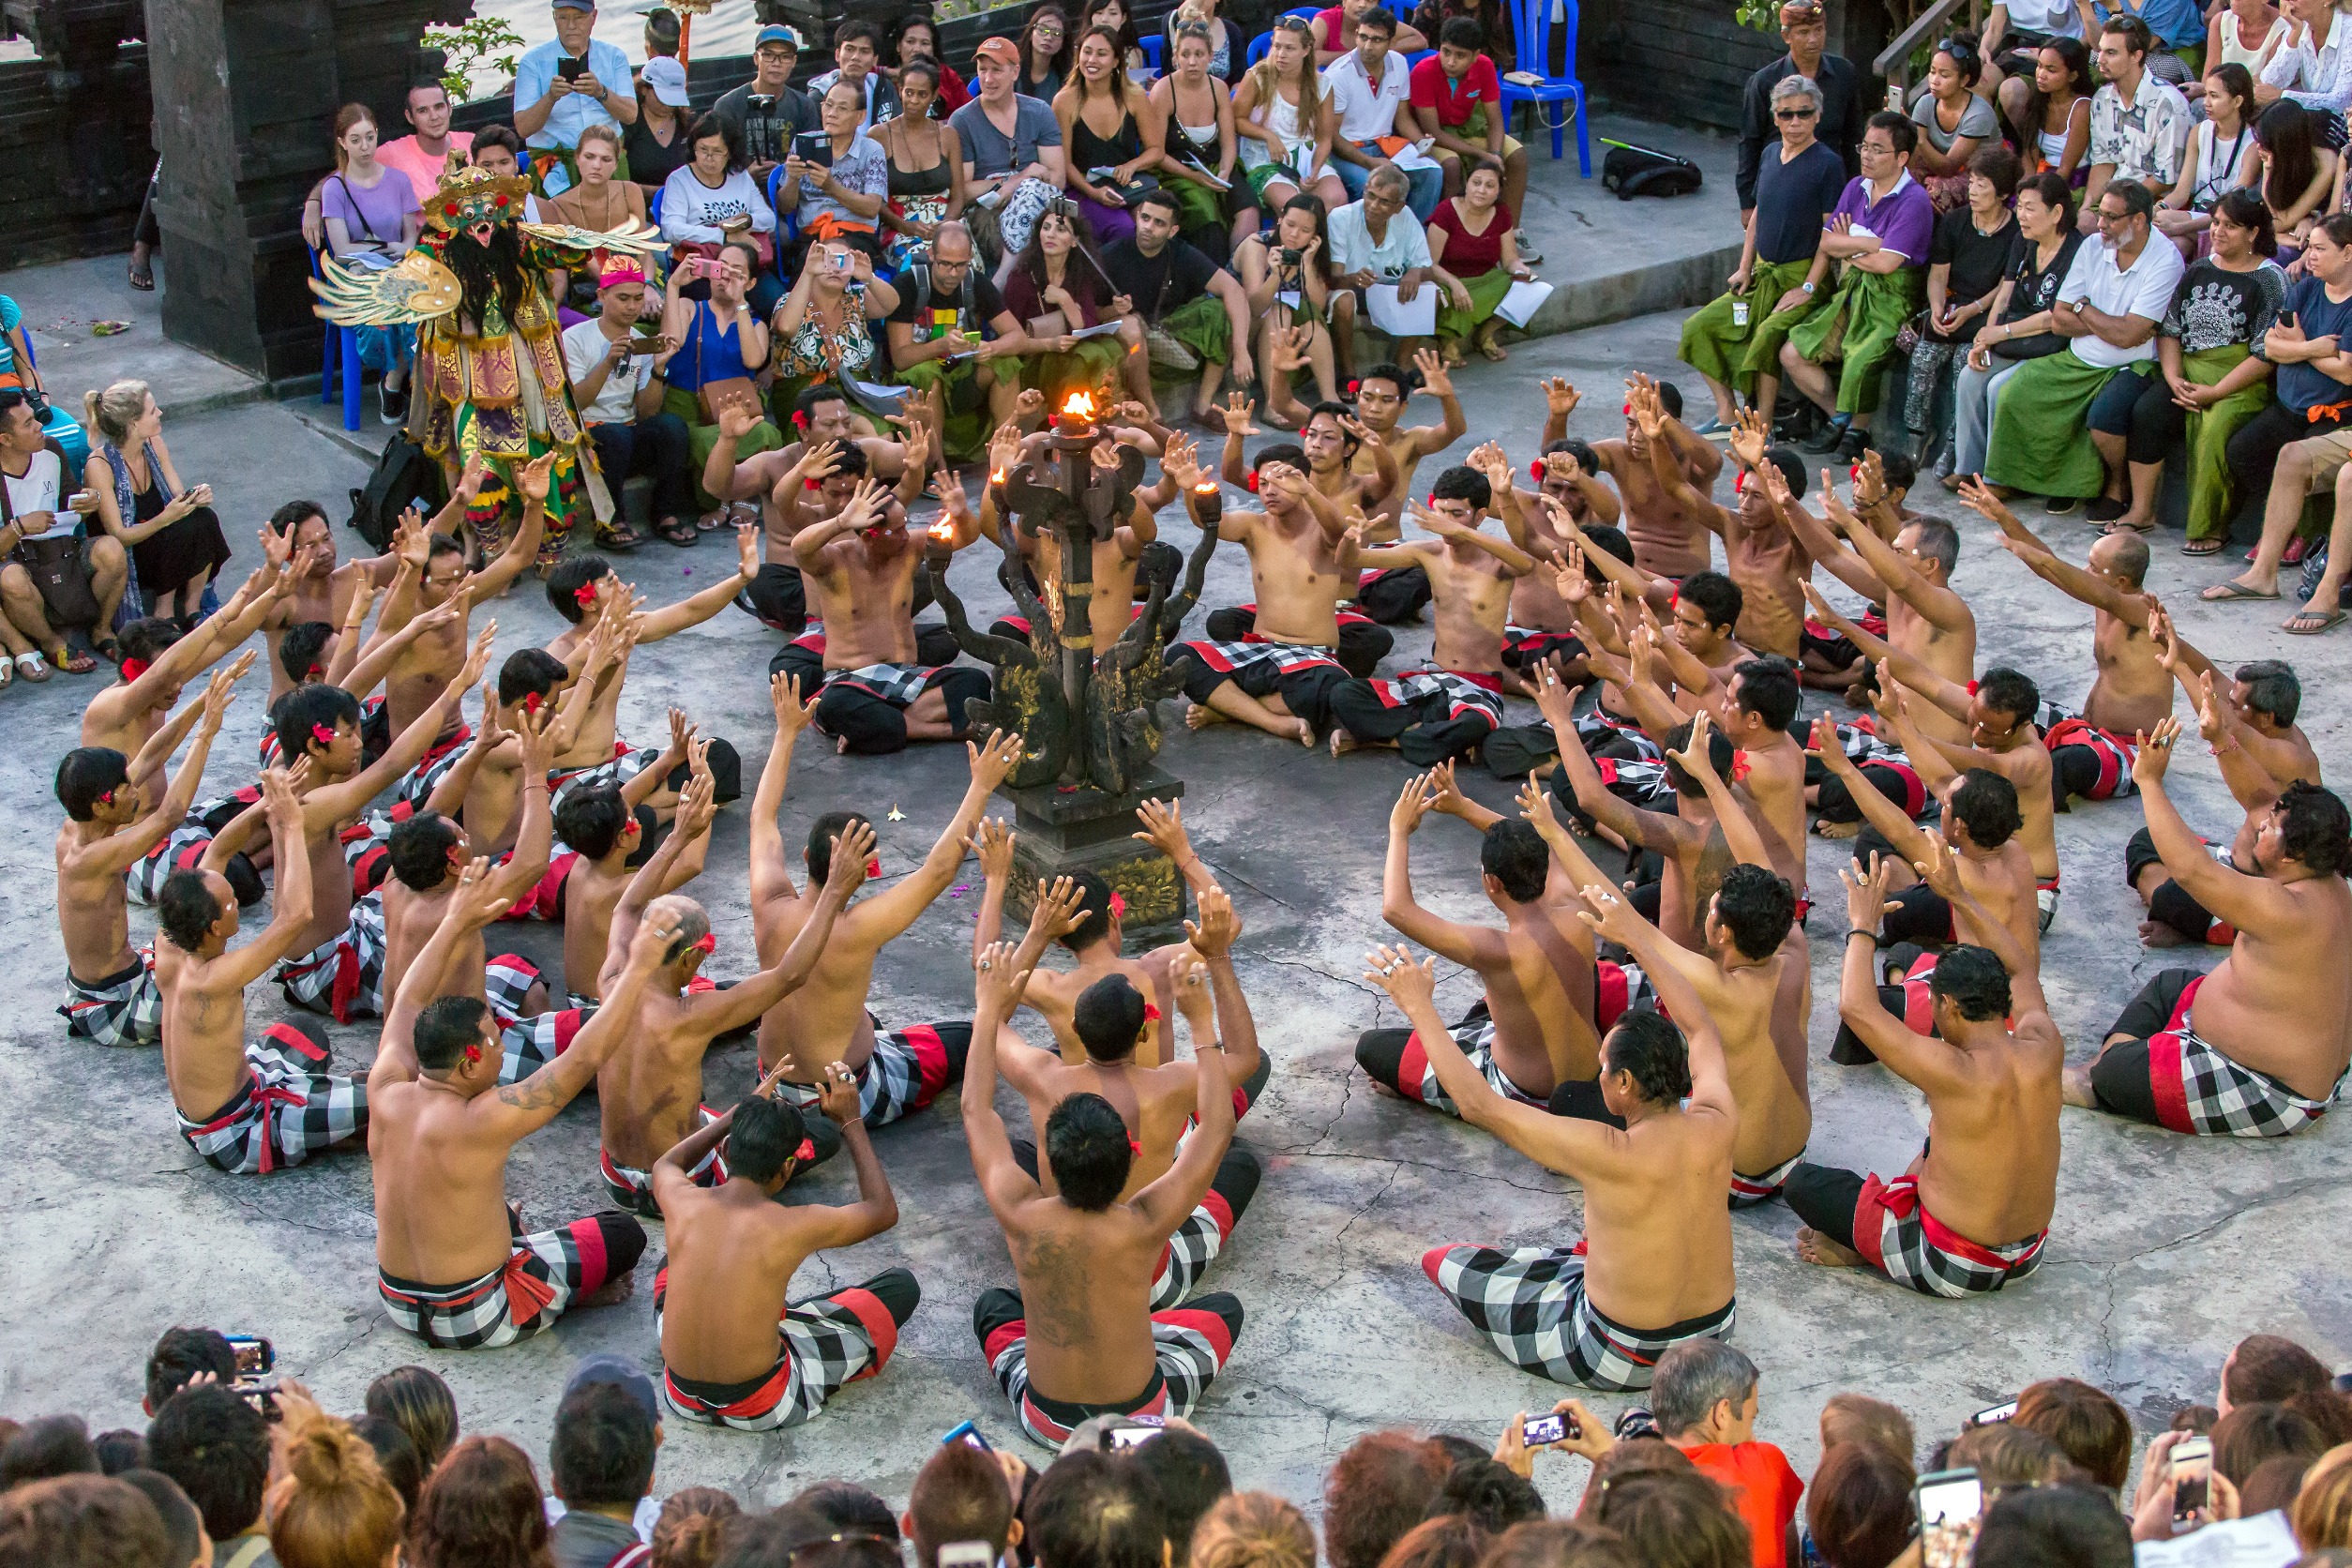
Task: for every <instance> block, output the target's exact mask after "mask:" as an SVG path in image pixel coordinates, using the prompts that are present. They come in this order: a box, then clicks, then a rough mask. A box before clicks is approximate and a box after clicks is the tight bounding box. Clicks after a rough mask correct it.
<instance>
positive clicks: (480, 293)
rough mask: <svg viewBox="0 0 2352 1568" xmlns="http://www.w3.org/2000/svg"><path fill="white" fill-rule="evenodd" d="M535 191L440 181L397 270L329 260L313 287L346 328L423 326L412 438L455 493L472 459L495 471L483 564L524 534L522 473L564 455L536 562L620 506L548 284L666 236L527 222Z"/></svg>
mask: <svg viewBox="0 0 2352 1568" xmlns="http://www.w3.org/2000/svg"><path fill="white" fill-rule="evenodd" d="M530 194H531V185H530V182H529V181H527V180H523V179H502V178H499V177H497V176H495V175H492V174H490V173H488V172H487V171H485V170H481V169H460V170H459V171H457V172H456V173H451V174H448V175H445V176H444V177H443V179H442V181H441V185H440V188H438V189H437V190H435V191H434V192H433V194H432V195H431V196H430V197H429V198H427V199H426V201H425V203H424V216H425V223H426V228H425V232H424V234H423V236H422V237H421V238H419V240H418V241H417V244H416V247H415V249H412V250H411V251H410V252H409V253H408V254H407V255H406V256H405V257H403V258H402V259H401V260H400V264H398V265H396V266H391V267H385V268H382V269H378V270H374V271H367V270H361V269H358V268H354V267H347V266H344V265H342V264H340V263H339V262H336V261H334V260H332V259H330V258H322V259H321V262H320V265H321V269H322V270H323V271H324V274H325V276H324V277H323V278H315V279H311V281H310V287H311V289H312V290H313V291H315V292H316V293H317V294H318V296H319V303H318V304H317V305H316V306H315V307H314V309H316V310H317V312H318V313H319V314H320V315H321V316H323V317H324V318H325V319H327V320H328V321H331V322H335V323H337V324H339V325H344V326H389V325H394V324H414V325H415V327H416V328H417V341H416V376H415V395H414V398H413V400H412V401H411V403H410V408H409V418H408V430H409V435H410V437H411V439H413V440H414V441H415V443H416V444H417V445H419V446H421V447H423V448H424V449H425V450H426V451H427V452H428V453H430V454H431V455H432V456H433V457H434V458H436V459H437V460H440V463H441V466H442V472H443V473H444V474H445V475H447V476H448V479H449V482H450V484H451V485H452V486H454V485H455V484H456V483H457V479H458V475H459V474H460V471H461V470H462V469H463V468H464V466H465V463H466V460H468V459H469V458H473V457H475V456H477V455H478V456H479V457H480V458H481V459H482V460H483V462H484V466H485V467H487V468H488V469H489V470H490V475H491V477H490V480H489V482H487V483H486V484H484V485H483V487H482V489H481V491H480V493H479V494H478V495H477V496H476V497H475V502H474V505H472V506H471V507H470V508H469V509H468V510H467V513H466V526H467V528H468V529H469V530H471V531H472V533H473V535H474V542H475V547H476V549H477V550H480V551H481V552H482V553H483V554H485V555H488V554H492V553H495V552H496V551H497V550H498V549H499V548H500V545H501V541H502V540H503V539H505V538H508V537H511V536H512V530H513V529H515V528H517V527H520V525H521V518H522V498H521V496H520V493H519V492H518V491H517V490H516V489H515V487H514V474H515V471H516V469H518V468H519V467H520V465H522V464H524V463H527V462H529V461H531V460H533V459H535V458H538V457H540V456H542V455H543V454H545V453H548V452H550V451H552V452H555V453H556V454H557V458H556V465H555V480H554V486H553V489H552V490H550V497H549V505H548V517H547V541H546V543H545V544H544V545H543V546H541V548H540V565H542V566H546V565H551V564H552V563H553V562H554V561H555V560H557V559H559V558H560V557H561V556H562V553H563V550H564V544H565V539H566V538H567V537H568V536H569V535H570V532H571V530H572V528H573V527H574V525H575V524H577V523H578V522H579V521H580V508H581V506H582V505H583V503H584V504H585V505H586V506H587V508H588V510H589V513H590V514H591V515H592V516H593V517H594V518H595V520H596V521H597V522H598V523H599V524H604V523H609V522H610V521H611V519H612V516H613V510H614V502H613V497H612V494H611V490H608V489H607V488H606V486H605V483H604V479H603V476H602V475H600V474H599V473H598V472H597V470H596V446H595V445H594V444H593V443H592V442H590V441H589V440H588V439H587V435H586V432H585V431H584V430H582V428H581V426H580V414H579V411H578V410H577V409H575V408H574V407H573V406H572V393H571V382H570V380H569V378H568V377H566V376H565V371H564V345H563V341H562V338H561V333H562V327H561V326H560V324H558V323H557V321H556V317H555V301H554V300H553V299H551V298H550V297H549V295H548V292H547V285H546V283H545V281H544V279H546V277H547V274H548V271H549V269H550V268H557V267H562V268H577V267H579V266H580V265H582V264H583V263H584V261H585V259H586V257H587V256H588V255H589V254H590V253H591V252H596V251H610V252H618V253H621V254H625V255H637V256H641V255H644V254H646V253H648V252H651V251H653V250H656V249H659V248H660V246H661V234H660V231H659V230H656V229H654V228H652V227H650V226H648V225H646V224H644V223H641V222H637V221H635V220H632V221H631V222H630V223H629V224H628V225H627V226H626V228H622V229H616V230H613V231H611V232H610V233H605V234H598V233H596V232H594V231H592V230H587V229H580V228H575V227H573V226H571V225H569V224H558V223H525V222H522V221H520V219H521V217H522V214H523V211H524V203H525V201H526V200H527V199H528V197H529V196H530Z"/></svg>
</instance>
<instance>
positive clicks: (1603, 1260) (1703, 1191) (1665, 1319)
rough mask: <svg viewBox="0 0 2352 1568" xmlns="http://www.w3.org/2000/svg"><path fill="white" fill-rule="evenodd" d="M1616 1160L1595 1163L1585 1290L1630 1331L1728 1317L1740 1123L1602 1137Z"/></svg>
mask: <svg viewBox="0 0 2352 1568" xmlns="http://www.w3.org/2000/svg"><path fill="white" fill-rule="evenodd" d="M1603 1130H1604V1131H1605V1132H1606V1137H1607V1141H1608V1143H1609V1145H1610V1147H1611V1151H1612V1153H1613V1155H1614V1157H1613V1158H1611V1159H1609V1160H1608V1161H1606V1163H1603V1162H1597V1161H1595V1162H1587V1165H1586V1168H1584V1169H1583V1170H1582V1171H1581V1172H1580V1176H1581V1179H1582V1181H1583V1183H1584V1233H1585V1240H1586V1241H1587V1242H1589V1243H1590V1244H1591V1245H1590V1246H1589V1248H1588V1249H1587V1252H1588V1256H1587V1258H1586V1260H1585V1288H1586V1291H1587V1293H1588V1295H1589V1296H1590V1298H1591V1303H1592V1304H1593V1306H1594V1307H1596V1308H1597V1309H1599V1311H1600V1312H1601V1313H1602V1314H1603V1315H1604V1316H1605V1317H1606V1318H1608V1319H1610V1320H1611V1321H1612V1322H1617V1323H1621V1324H1623V1325H1624V1326H1625V1327H1627V1328H1631V1329H1660V1328H1666V1327H1668V1326H1670V1325H1672V1324H1676V1323H1681V1322H1687V1321H1689V1320H1690V1319H1694V1318H1703V1317H1706V1316H1707V1315H1708V1314H1710V1313H1713V1312H1718V1311H1721V1310H1722V1309H1723V1307H1724V1305H1725V1304H1726V1303H1727V1302H1729V1301H1730V1300H1731V1297H1732V1290H1733V1281H1732V1272H1731V1210H1730V1206H1729V1204H1727V1203H1726V1201H1725V1199H1724V1195H1725V1194H1726V1193H1727V1192H1729V1191H1730V1190H1731V1165H1732V1160H1731V1150H1732V1143H1733V1119H1732V1118H1730V1117H1726V1116H1721V1115H1715V1114H1711V1113H1703V1112H1696V1111H1681V1110H1665V1111H1658V1112H1653V1113H1652V1114H1651V1115H1649V1116H1647V1117H1645V1118H1643V1119H1642V1120H1641V1121H1640V1122H1639V1123H1636V1124H1635V1125H1634V1126H1632V1127H1630V1128H1628V1129H1626V1130H1625V1131H1623V1132H1619V1131H1617V1130H1616V1129H1614V1128H1607V1129H1603Z"/></svg>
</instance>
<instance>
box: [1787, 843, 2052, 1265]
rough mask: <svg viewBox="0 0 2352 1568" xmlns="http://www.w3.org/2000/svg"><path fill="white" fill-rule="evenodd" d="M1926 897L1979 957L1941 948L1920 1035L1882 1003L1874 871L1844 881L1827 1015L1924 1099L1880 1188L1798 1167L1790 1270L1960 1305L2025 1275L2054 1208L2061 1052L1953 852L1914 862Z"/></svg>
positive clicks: (1851, 1176) (2036, 984) (2029, 975)
mask: <svg viewBox="0 0 2352 1568" xmlns="http://www.w3.org/2000/svg"><path fill="white" fill-rule="evenodd" d="M1923 864H1924V865H1925V867H1926V871H1925V875H1926V876H1927V879H1928V882H1929V883H1930V885H1932V886H1935V887H1936V888H1937V891H1938V892H1939V893H1941V894H1942V895H1943V896H1944V897H1947V898H1950V899H1951V900H1952V906H1953V909H1954V911H1955V912H1956V913H1957V914H1958V916H1959V918H1960V919H1961V920H1962V921H1964V922H1965V923H1966V925H1967V927H1968V929H1969V930H1971V931H1976V932H1981V933H1983V935H1984V936H1986V937H1988V938H1990V939H1991V942H1992V945H1991V946H1990V947H1989V948H1987V947H1978V946H1973V945H1961V946H1955V947H1952V948H1951V949H1949V950H1947V951H1946V952H1945V953H1944V954H1943V956H1942V958H1941V961H1940V962H1938V963H1937V965H1936V972H1935V975H1934V976H1933V978H1932V979H1931V980H1930V981H1929V986H1930V988H1931V989H1932V990H1933V992H1934V997H1935V1017H1934V1024H1935V1028H1934V1031H1933V1032H1932V1033H1928V1032H1922V1031H1919V1030H1915V1029H1913V1028H1911V1027H1910V1026H1909V1025H1908V1024H1907V1023H1906V1022H1905V1021H1904V1020H1903V1019H1901V1018H1896V1017H1894V1016H1893V1015H1892V1014H1890V1013H1889V1012H1888V1011H1887V1010H1886V1008H1885V1007H1884V1006H1883V1005H1881V1004H1880V1002H1879V997H1878V982H1877V972H1876V969H1877V958H1876V956H1875V955H1876V949H1877V940H1876V939H1875V938H1874V937H1873V936H1872V935H1871V933H1872V932H1873V931H1875V930H1877V928H1878V925H1879V922H1880V920H1881V918H1882V916H1883V914H1884V912H1885V906H1886V897H1887V878H1886V871H1887V865H1886V862H1885V861H1883V860H1881V859H1879V858H1878V857H1876V856H1874V857H1873V862H1872V867H1871V869H1870V873H1869V874H1868V875H1866V876H1857V875H1856V874H1855V873H1854V871H1853V870H1852V869H1851V868H1848V869H1845V870H1841V871H1840V872H1839V873H1838V875H1839V877H1840V879H1841V880H1843V881H1844V882H1845V883H1846V916H1847V927H1848V928H1847V933H1846V960H1845V968H1844V969H1843V971H1842V972H1840V976H1839V982H1838V1012H1839V1015H1840V1016H1841V1017H1842V1018H1844V1020H1845V1023H1846V1026H1847V1028H1849V1029H1851V1030H1852V1031H1853V1032H1854V1033H1856V1034H1857V1035H1859V1036H1860V1037H1861V1039H1862V1042H1863V1044H1864V1045H1866V1046H1868V1047H1869V1048H1870V1049H1871V1050H1872V1051H1873V1052H1875V1053H1876V1054H1877V1057H1878V1060H1880V1061H1881V1062H1884V1063H1886V1064H1887V1065H1888V1066H1889V1067H1890V1068H1892V1070H1893V1071H1894V1074H1895V1076H1896V1077H1898V1078H1902V1079H1903V1080H1904V1081H1905V1082H1907V1083H1908V1084H1910V1085H1911V1086H1912V1087H1914V1088H1916V1089H1918V1090H1919V1091H1920V1092H1921V1093H1923V1094H1925V1095H1926V1096H1927V1139H1926V1143H1925V1146H1924V1147H1923V1148H1922V1150H1921V1151H1920V1155H1919V1157H1918V1158H1917V1159H1915V1160H1913V1161H1912V1162H1911V1164H1910V1168H1908V1169H1907V1170H1906V1171H1905V1172H1904V1173H1903V1174H1902V1175H1900V1176H1898V1177H1896V1178H1895V1179H1894V1180H1893V1181H1892V1182H1884V1181H1881V1180H1879V1178H1878V1177H1877V1176H1876V1175H1873V1176H1871V1177H1869V1178H1868V1179H1867V1180H1865V1179H1864V1178H1863V1177H1862V1176H1860V1175H1857V1174H1856V1173H1855V1172H1853V1171H1850V1170H1839V1169H1834V1168H1831V1167H1829V1166H1823V1165H1814V1164H1812V1163H1810V1162H1808V1163H1806V1164H1803V1165H1800V1166H1798V1167H1797V1168H1796V1169H1795V1170H1793V1171H1791V1172H1789V1175H1788V1183H1787V1189H1786V1193H1785V1196H1786V1197H1787V1199H1788V1206H1789V1207H1790V1208H1791V1209H1794V1210H1795V1211H1796V1212H1797V1217H1798V1218H1799V1219H1802V1220H1803V1221H1804V1229H1802V1230H1800V1231H1798V1232H1797V1256H1798V1257H1800V1258H1802V1259H1804V1260H1805V1261H1806V1262H1808V1263H1817V1264H1821V1265H1823V1266H1825V1267H1829V1268H1854V1267H1864V1268H1872V1269H1876V1270H1877V1271H1878V1272H1879V1273H1880V1274H1885V1275H1886V1276H1887V1277H1888V1278H1889V1279H1891V1280H1892V1281H1894V1283H1896V1284H1897V1285H1902V1286H1907V1287H1908V1288H1909V1289H1913V1290H1917V1291H1919V1292H1920V1293H1921V1294H1922V1295H1928V1296H1945V1297H1951V1298H1960V1297H1966V1296H1972V1295H1979V1294H1982V1293H1983V1292H1984V1291H1988V1290H1998V1289H2000V1288H2001V1287H2003V1286H2004V1285H2007V1284H2008V1283H2009V1282H2010V1281H2011V1280H2013V1279H2022V1278H2024V1277H2025V1276H2026V1275H2027V1274H2031V1273H2032V1272H2033V1271H2034V1270H2035V1269H2036V1268H2037V1267H2039V1266H2040V1264H2041V1261H2042V1244H2043V1242H2045V1241H2047V1240H2048V1239H2049V1235H2050V1216H2051V1214H2052V1213H2053V1212H2054V1211H2055V1210H2056V1208H2057V1205H2058V1075H2059V1073H2060V1071H2061V1070H2062V1069H2063V1068H2064V1067H2065V1064H2066V1042H2065V1040H2064V1039H2062V1038H2061V1037H2060V1036H2059V1034H2058V1025H2056V1024H2054V1023H2052V1022H2051V1021H2050V1009H2049V1005H2048V1003H2045V1002H2044V1001H2043V995H2042V979H2041V972H2040V969H2039V966H2038V965H2037V964H2036V963H2035V961H2034V958H2033V956H2032V954H2031V952H2030V950H2028V949H2027V948H2025V947H2024V946H2022V945H2020V944H2019V942H2017V940H2016V938H2015V937H2014V936H2013V935H2012V932H2011V927H2010V926H2008V925H2006V924H2004V923H2003V922H2002V921H2001V920H2000V919H1999V917H1998V915H1996V914H1994V913H1993V912H1990V911H1987V910H1983V908H1982V907H1978V908H1975V909H1971V908H1970V906H1971V905H1973V904H1974V903H1975V899H1974V898H1973V897H1971V896H1970V895H1969V893H1968V890H1967V888H1966V887H1965V886H1964V885H1963V883H1962V880H1961V878H1960V877H1959V875H1958V874H1957V869H1956V867H1954V866H1953V864H1952V855H1951V852H1950V851H1949V850H1947V849H1945V848H1943V847H1942V846H1940V845H1938V846H1937V848H1936V850H1935V852H1934V854H1933V855H1932V857H1931V858H1930V859H1929V860H1928V861H1926V862H1924V863H1923Z"/></svg>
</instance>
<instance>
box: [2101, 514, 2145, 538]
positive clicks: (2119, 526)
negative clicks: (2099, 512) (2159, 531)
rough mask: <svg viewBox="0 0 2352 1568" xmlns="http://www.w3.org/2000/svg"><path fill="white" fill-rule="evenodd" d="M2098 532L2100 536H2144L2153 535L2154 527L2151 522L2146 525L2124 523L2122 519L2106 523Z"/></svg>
mask: <svg viewBox="0 0 2352 1568" xmlns="http://www.w3.org/2000/svg"><path fill="white" fill-rule="evenodd" d="M2099 532H2101V533H2102V534H2138V535H2143V536H2145V535H2149V534H2153V533H2155V532H2156V525H2155V524H2154V523H2152V522H2151V523H2148V524H2146V525H2142V524H2140V523H2136V522H2125V521H2124V520H2122V519H2120V518H2118V519H2117V520H2115V521H2113V522H2110V523H2108V524H2107V525H2106V526H2105V527H2104V528H2102V529H2101V530H2099Z"/></svg>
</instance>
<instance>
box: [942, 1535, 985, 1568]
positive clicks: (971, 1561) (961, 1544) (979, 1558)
mask: <svg viewBox="0 0 2352 1568" xmlns="http://www.w3.org/2000/svg"><path fill="white" fill-rule="evenodd" d="M995 1563H996V1553H994V1552H993V1551H991V1550H989V1549H988V1543H987V1542H986V1541H950V1542H947V1543H946V1544H944V1545H942V1546H941V1547H940V1549H939V1568H995Z"/></svg>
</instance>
